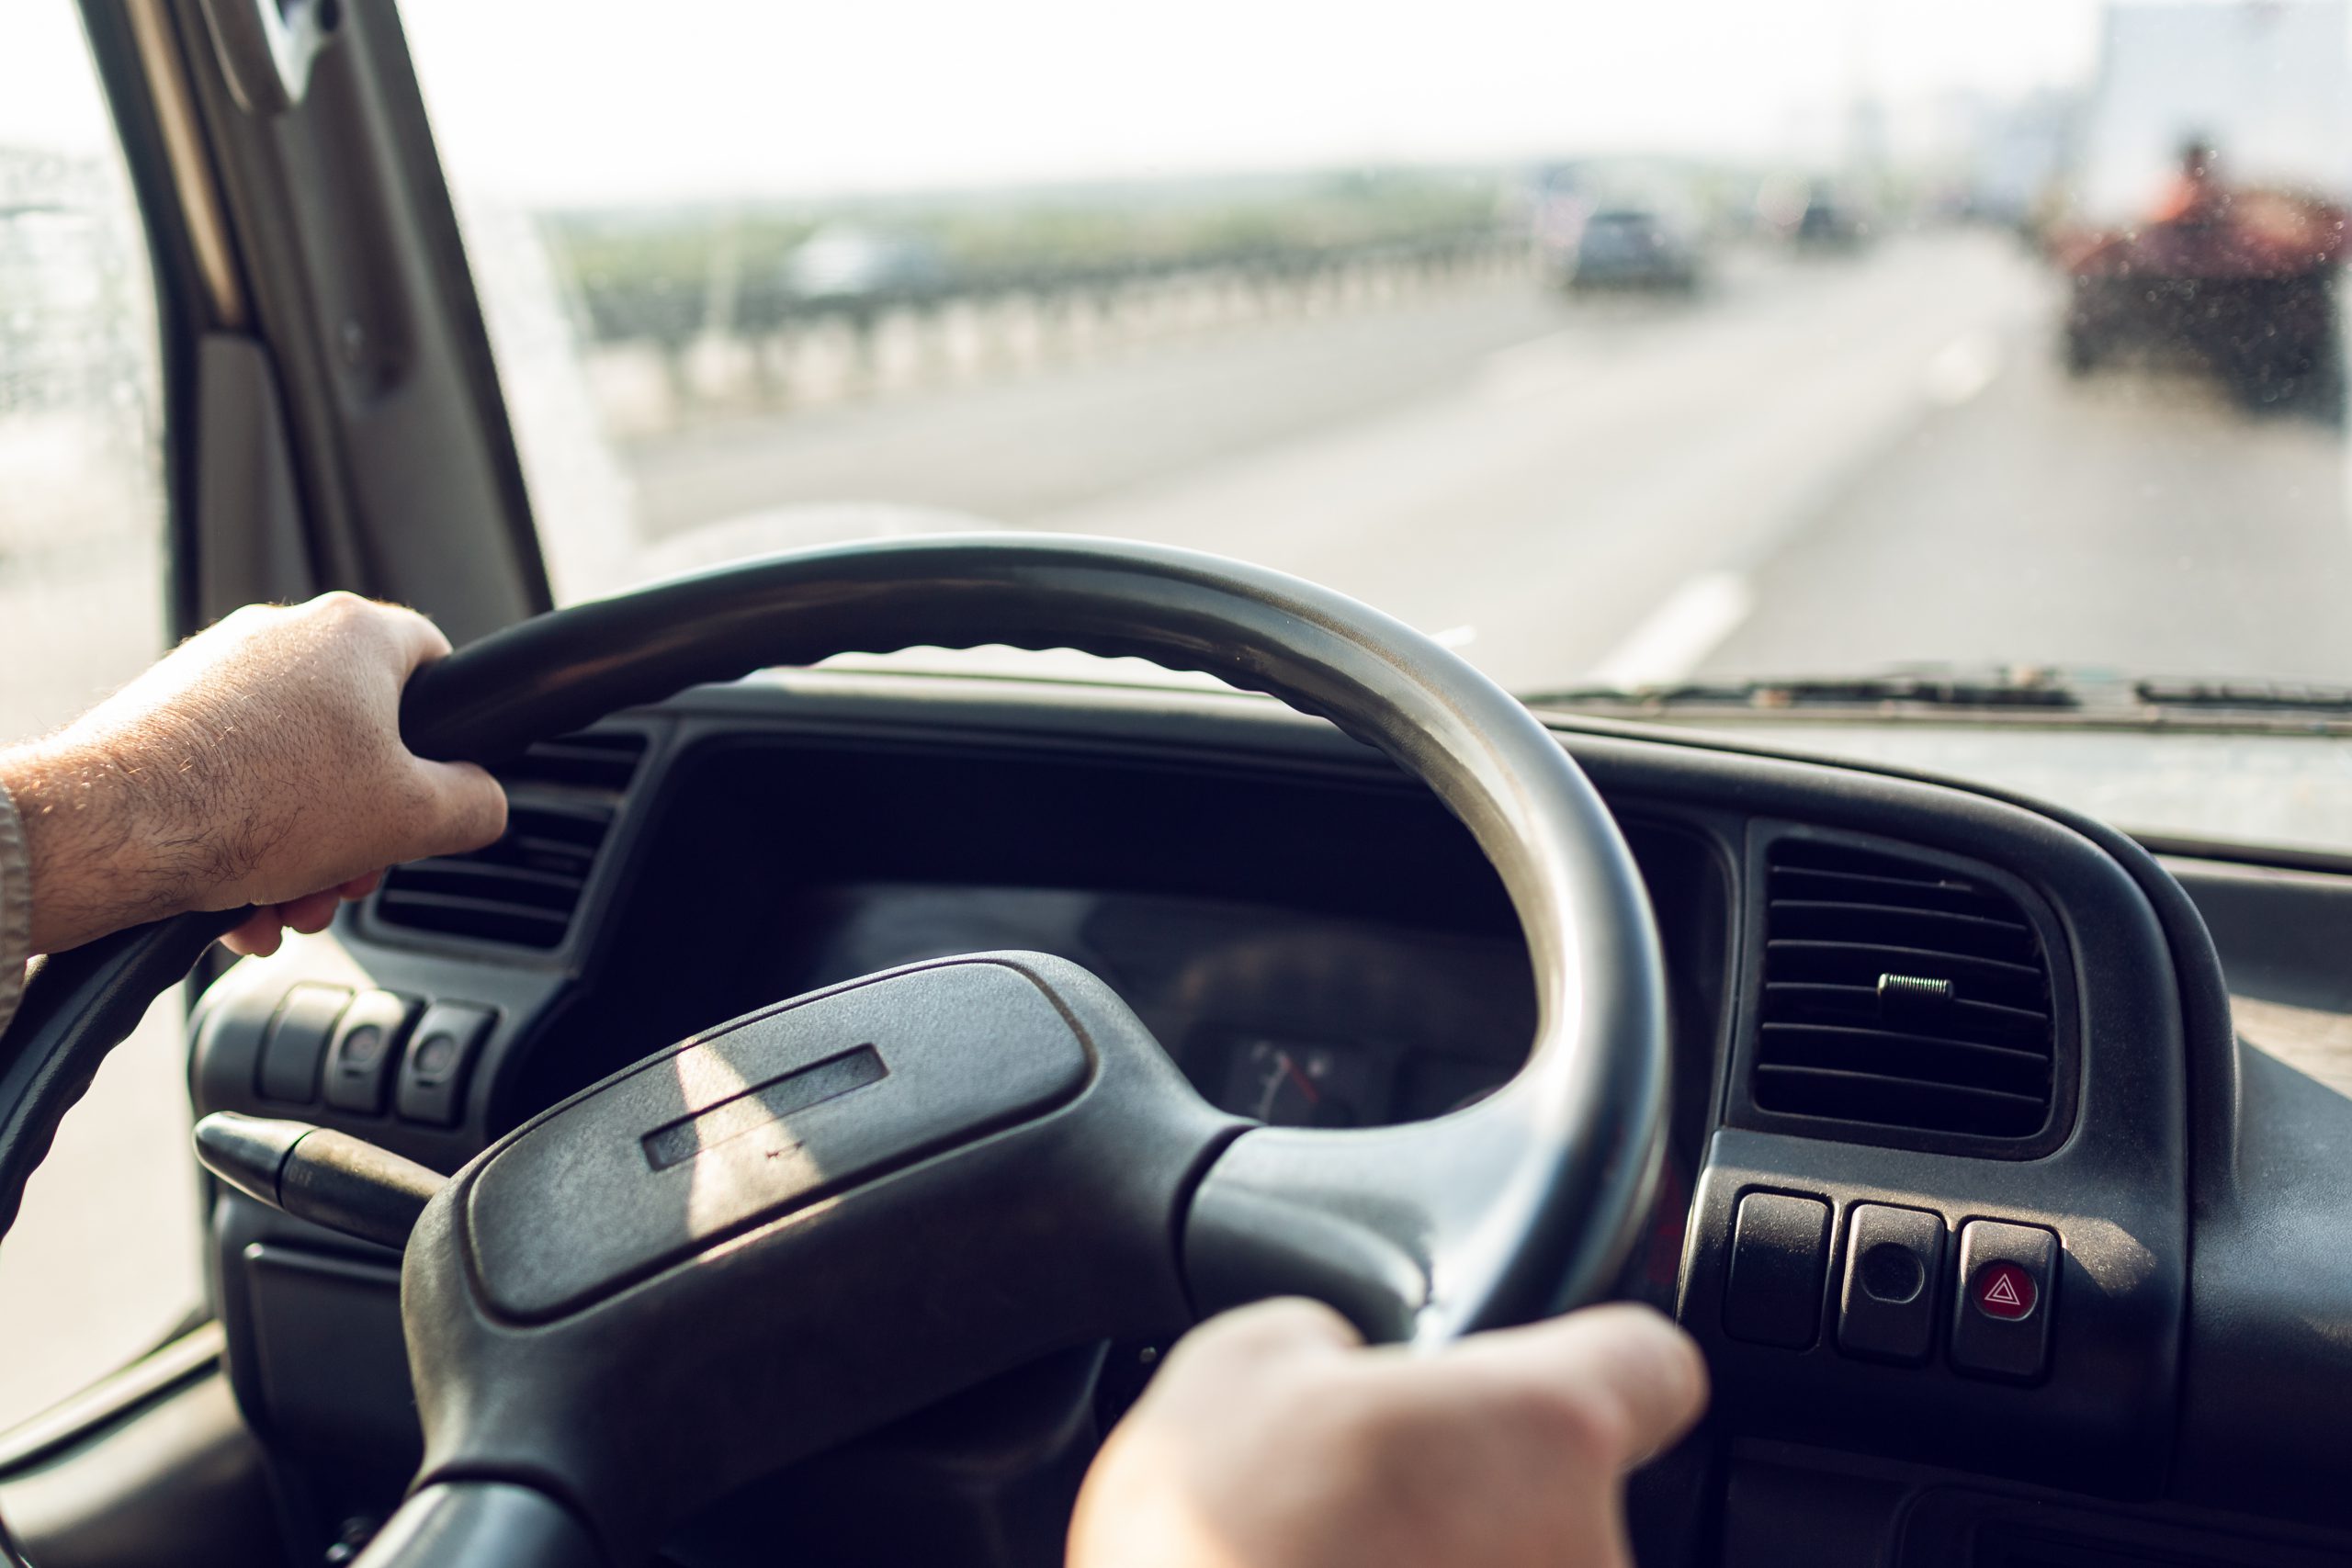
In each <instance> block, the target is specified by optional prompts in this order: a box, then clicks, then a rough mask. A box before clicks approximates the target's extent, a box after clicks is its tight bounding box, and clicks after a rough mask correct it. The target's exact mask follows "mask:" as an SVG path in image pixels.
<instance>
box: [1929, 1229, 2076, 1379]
mask: <svg viewBox="0 0 2352 1568" xmlns="http://www.w3.org/2000/svg"><path fill="white" fill-rule="evenodd" d="M1959 1272H1960V1281H1959V1285H1960V1288H1959V1291H1958V1292H1957V1298H1958V1299H1957V1300H1955V1301H1954V1303H1952V1320H1951V1364H1952V1365H1953V1366H1954V1367H1957V1368H1958V1369H1959V1370H1960V1371H1963V1372H1969V1373H1973V1375H1975V1376H1978V1377H1989V1378H2008V1379H2012V1380H2015V1381H2017V1382H2032V1381H2033V1380H2034V1379H2036V1378H2038V1377H2040V1376H2041V1373H2042V1371H2043V1369H2044V1368H2045V1367H2047V1366H2048V1365H2049V1362H2050V1320H2051V1317H2052V1313H2053V1310H2054V1309H2055V1307H2056V1306H2057V1293H2058V1238H2057V1237H2056V1236H2055V1235H2052V1234H2051V1233H2050V1232H2048V1231H2046V1230H2043V1229H2042V1228H2041V1226H2039V1225H2013V1224H2005V1223H2004V1222H2002V1221H1999V1220H1971V1221H1969V1222H1968V1224H1965V1225H1962V1227H1961V1231H1960V1270H1959Z"/></svg>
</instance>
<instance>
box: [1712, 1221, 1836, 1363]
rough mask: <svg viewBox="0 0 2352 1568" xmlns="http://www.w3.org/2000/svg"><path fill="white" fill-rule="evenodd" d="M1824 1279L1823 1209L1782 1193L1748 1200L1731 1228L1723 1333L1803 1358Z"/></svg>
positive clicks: (1816, 1317)
mask: <svg viewBox="0 0 2352 1568" xmlns="http://www.w3.org/2000/svg"><path fill="white" fill-rule="evenodd" d="M1828 1271H1829V1205H1828V1204H1826V1203H1825V1202H1823V1201H1821V1200H1820V1199H1818V1198H1792V1197H1791V1196H1790V1195H1789V1194H1787V1193H1785V1192H1750V1193H1749V1194H1748V1195H1747V1197H1745V1198H1742V1199H1741V1200H1740V1201H1739V1215H1738V1218H1737V1219H1736V1220H1735V1221H1734V1222H1733V1224H1732V1234H1731V1274H1730V1278H1729V1279H1728V1280H1725V1281H1724V1333H1726V1334H1728V1335H1730V1336H1731V1337H1733V1338H1734V1339H1746V1340H1748V1341H1750V1342H1751V1343H1753V1344H1758V1345H1779V1346H1783V1347H1785V1348H1788V1349H1791V1350H1802V1349H1804V1348H1805V1347H1806V1346H1808V1345H1810V1344H1812V1343H1813V1340H1814V1336H1815V1332H1816V1331H1817V1330H1818V1328H1819V1326H1820V1324H1821V1287H1822V1281H1823V1279H1824V1277H1825V1276H1826V1274H1827V1273H1828Z"/></svg>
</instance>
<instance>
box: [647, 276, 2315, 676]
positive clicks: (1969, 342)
mask: <svg viewBox="0 0 2352 1568" xmlns="http://www.w3.org/2000/svg"><path fill="white" fill-rule="evenodd" d="M2055 310H2056V297H2055V294H2054V292H2053V285H2052V279H2051V278H2050V277H2049V276H2047V274H2046V272H2045V270H2044V269H2043V268H2042V267H2041V265H2039V264H2038V263H2036V262H2035V261H2034V260H2033V259H2032V258H2031V257H2030V256H2028V255H2026V254H2022V253H2021V252H2020V250H2019V249H2018V246H2017V245H2016V244H2015V243H2013V242H2011V241H2009V240H2008V239H2007V238H2006V237H2003V236H1999V235H1994V234H1987V233H1948V234H1939V235H1929V236H1922V237H1917V238H1912V239H1905V240H1899V241H1894V242H1890V243H1885V244H1883V245H1881V246H1879V247H1878V248H1876V249H1875V250H1872V251H1870V252H1867V253H1864V254H1859V255H1854V256H1840V257H1820V258H1812V259H1799V258H1789V257H1764V256H1755V255H1749V256H1740V257H1735V258H1733V260H1732V261H1730V262H1729V263H1727V264H1726V265H1724V268H1723V269H1722V272H1721V274H1720V275H1719V276H1718V277H1717V279H1716V281H1715V283H1714V285H1713V287H1712V288H1709V289H1707V290H1706V291H1705V292H1703V293H1702V295H1701V296H1700V297H1699V298H1697V299H1691V300H1688V301H1685V300H1677V299H1649V300H1645V299H1592V300H1569V299H1560V298H1558V297H1556V296H1554V295H1551V294H1549V293H1547V292H1544V291H1543V290H1540V289H1537V288H1533V287H1532V286H1500V287H1493V288H1487V289H1483V290H1480V291H1476V292H1473V293H1470V294H1466V295H1463V296H1459V297H1456V298H1453V299H1428V300H1421V301H1418V302H1414V303H1410V304H1405V305H1399V306H1397V307H1395V308H1392V309H1388V310H1378V311H1374V312H1369V313H1366V314H1363V315H1358V316H1352V317H1342V318H1333V319H1325V320H1317V321H1293V322H1288V323H1280V324H1273V325H1268V326H1263V327H1261V328H1258V329H1255V330H1252V331H1250V332H1248V333H1233V334H1229V335H1226V336H1222V337H1217V338H1212V339H1209V340H1205V341H1201V342H1196V343H1194V344H1189V345H1185V346H1182V347H1178V348H1169V347H1161V348H1158V349H1154V350H1152V351H1149V352H1138V353H1136V354H1135V355H1130V356H1127V357H1125V358H1114V359H1110V360H1107V361H1105V362H1103V363H1098V364H1095V365H1091V366H1085V367H1065V368H1062V369H1058V370H1053V371H1048V372H1045V373H1041V374H1038V375H1035V376H1033V377H1031V378H1028V379H1025V380H1022V381H1019V382H1014V383H1011V384H1006V385H1000V386H995V387H981V388H967V389H957V390H951V391H944V392H938V393H933V394H929V395H923V396H918V397H910V398H901V399H899V400H888V401H882V402H876V403H872V404H867V405H864V406H854V407H847V408H838V409H833V410H829V411H826V412H819V413H812V414H806V415H802V416H800V417H797V418H784V419H775V420H745V421H740V422H736V423H727V424H721V425H714V426H707V427H703V428H700V429H697V430H694V431H692V432H689V433H687V434H679V435H673V436H668V437H664V438H662V439H660V440H656V441H650V442H645V443H640V444H638V445H636V446H632V447H630V448H629V449H628V450H627V451H625V452H624V454H623V457H624V461H625V463H626V465H627V468H628V474H629V477H630V478H631V479H632V480H633V481H634V484H635V487H636V491H637V501H638V513H639V518H640V520H641V525H642V526H643V527H644V528H645V529H646V530H647V531H648V532H649V533H650V534H651V535H654V536H665V535H676V534H679V533H681V532H684V531H687V530H690V529H691V528H692V527H693V526H695V525H698V524H702V523H707V522H713V521H718V520H720V519H724V518H727V517H730V516H733V515H736V514H739V513H745V512H750V511H753V510H756V509H759V508H763V507H773V506H785V505H793V504H801V503H811V502H843V501H885V500H887V501H894V502H914V503H920V504H923V505H929V506H940V507H946V508H951V509H956V510H962V511H966V512H969V513H975V514H977V515H978V516H981V517H984V518H988V519H991V520H994V521H997V522H1001V523H1004V524H1009V525H1018V526H1023V527H1035V528H1046V529H1061V530H1069V531H1073V532H1087V533H1099V534H1111V535H1123V536H1136V537H1142V538H1149V539H1159V540H1165V541H1169V542H1172V543H1178V544H1183V545H1188V546H1193V547H1201V548H1204V549H1210V550H1216V551H1220V552H1223V553H1227V554H1232V555H1237V556H1244V557H1248V558H1253V559H1257V560H1260V561H1263V562H1265V563H1267V564H1270V565H1273V566H1276V567H1280V568H1283V570H1291V571H1295V572H1298V573H1300V574H1302V575H1305V576H1308V577H1313V578H1317V579H1320V580H1322V581H1327V582H1330V583H1332V584H1334V585H1336V586H1338V587H1340V588H1342V589H1345V590H1347V591H1349V592H1352V593H1355V594H1357V595H1358V596H1360V597H1362V598H1364V599H1366V600H1368V601H1369V602H1371V603H1373V604H1377V605H1379V606H1381V607H1382V608H1384V609H1386V610H1388V611H1390V612H1391V613H1393V614H1396V615H1400V616H1402V617H1403V618H1405V619H1407V620H1408V621H1411V622H1412V623H1414V624H1415V625H1418V626H1422V627H1423V628H1425V629H1427V630H1430V631H1434V632H1444V633H1446V634H1448V635H1449V637H1450V638H1451V639H1452V640H1454V641H1456V642H1458V643H1459V644H1460V645H1461V646H1462V647H1463V649H1464V652H1465V653H1466V654H1468V656H1470V657H1471V658H1473V659H1474V660H1477V661H1479V662H1480V663H1481V664H1482V665H1484V666H1485V668H1486V669H1487V671H1488V672H1489V673H1491V674H1493V675H1495V676H1496V677H1498V679H1500V680H1501V681H1502V682H1504V683H1505V684H1507V685H1510V686H1512V687H1514V688H1516V689H1529V688H1539V687H1548V686H1557V685H1560V684H1563V683H1566V682H1581V681H1586V680H1590V679H1596V678H1598V679H1622V680H1656V679H1673V678H1677V677H1679V676H1682V675H1685V674H1690V673H1693V672H1698V673H1734V672H1736V673H1756V672H1772V673H1815V672H1830V671H1855V670H1861V669H1875V668H1880V667H1883V666H1885V665H1888V664H1890V663H1894V662H1897V661H1907V660H1961V661H1968V662H1998V663H2045V662H2053V661H2055V662H2065V663H2088V664H2095V665H2098V666H2101V667H2105V668H2118V669H2126V670H2152V671H2165V672H2177V673H2208V672H2226V673H2230V674H2233V675H2273V674H2275V675H2298V676H2303V677H2308V678H2326V677H2329V676H2335V677H2337V678H2347V677H2352V623H2347V620H2346V617H2344V616H2342V615H2339V614H2336V613H2335V600H2336V599H2337V598H2338V597H2339V589H2338V585H2340V584H2343V583H2345V582H2346V581H2352V532H2347V530H2346V517H2345V456H2344V449H2343V445H2342V441H2341V438H2340V436H2339V434H2338V433H2337V432H2336V431H2335V429H2334V428H2332V427H2330V426H2328V425H2326V424H2324V423H2321V422H2319V421H2317V420H2314V419H2312V418H2310V417H2308V416H2305V415H2301V414H2280V415H2255V414H2249V413H2247V412H2244V411H2241V410H2239V409H2236V408H2234V407H2233V406H2231V405H2230V404H2229V403H2228V402H2227V401H2226V400H2224V399H2223V398H2222V396H2221V395H2220V394H2219V392H2218V391H2217V390H2216V389H2214V388H2212V387H2211V386H2209V385H2207V384H2206V383H2204V382H2203V381H2202V380H2200V379H2199V378H2198V377H2196V376H2195V375H2193V374H2184V373H2180V372H2177V371H2163V370H2159V369H2154V368H2143V369H2140V370H2124V371H2117V372H2113V373H2110V374H2107V375H2103V376H2100V377H2096V378H2091V379H2090V380H2087V381H2084V382H2074V381H2070V380H2068V379H2067V378H2065V377H2064V376H2063V375H2062V374H2061V373H2060V372H2059V371H2058V370H2057V369H2056V367H2055V366H2054V363H2053V359H2052V354H2051V350H2050V342H2051V336H2052V320H2053V312H2054V311H2055Z"/></svg>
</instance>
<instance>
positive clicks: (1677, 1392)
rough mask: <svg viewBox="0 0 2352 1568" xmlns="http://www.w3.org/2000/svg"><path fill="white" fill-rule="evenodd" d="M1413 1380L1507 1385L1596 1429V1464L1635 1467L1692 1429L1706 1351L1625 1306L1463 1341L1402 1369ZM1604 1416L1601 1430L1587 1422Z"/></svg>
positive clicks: (1461, 1386)
mask: <svg viewBox="0 0 2352 1568" xmlns="http://www.w3.org/2000/svg"><path fill="white" fill-rule="evenodd" d="M1400 1367H1401V1368H1402V1369H1405V1370H1406V1371H1407V1373H1408V1375H1411V1376H1415V1377H1421V1378H1432V1379H1436V1380H1439V1381H1440V1382H1444V1383H1447V1384H1450V1385H1451V1386H1452V1387H1453V1389H1454V1390H1455V1391H1457V1392H1459V1393H1464V1396H1465V1397H1471V1398H1476V1397H1477V1393H1476V1390H1477V1389H1478V1388H1479V1387H1482V1386H1483V1387H1487V1388H1509V1389H1512V1390H1516V1391H1518V1392H1519V1393H1522V1394H1525V1393H1532V1394H1534V1395H1536V1396H1538V1397H1539V1398H1542V1397H1544V1396H1545V1395H1555V1396H1556V1407H1557V1408H1558V1409H1559V1410H1560V1411H1562V1412H1565V1413H1566V1414H1567V1415H1568V1416H1571V1417H1572V1418H1574V1419H1576V1420H1577V1422H1578V1424H1579V1427H1580V1429H1585V1430H1597V1431H1598V1432H1599V1433H1600V1435H1601V1437H1602V1438H1603V1440H1604V1447H1605V1448H1606V1450H1608V1451H1606V1452H1605V1453H1603V1454H1601V1455H1599V1456H1597V1457H1599V1458H1600V1459H1602V1460H1604V1461H1607V1462H1610V1463H1612V1464H1614V1465H1616V1466H1617V1467H1618V1468H1620V1469H1632V1468H1633V1467H1634V1466H1635V1465H1638V1464H1640V1463H1642V1462H1643V1461H1645V1460H1647V1459H1649V1458H1650V1457H1651V1456H1652V1455H1654V1454H1657V1452H1659V1451H1660V1450H1664V1449H1666V1448H1667V1447H1668V1446H1669V1445H1671V1444H1672V1443H1673V1442H1674V1441H1675V1440H1676V1439H1677V1438H1680V1437H1681V1436H1682V1434H1683V1433H1685V1432H1687V1431H1689V1430H1690V1429H1691V1424H1692V1423H1693V1422H1695V1421H1697V1420H1698V1418H1699V1414H1700V1412H1701V1411H1702V1410H1703V1409H1704V1408H1705V1407H1706V1403H1707V1368H1706V1363H1705V1361H1704V1360H1703V1359H1701V1357H1700V1355H1699V1348H1698V1346H1697V1345H1695V1344H1693V1343H1692V1342H1691V1338H1690V1337H1689V1336H1687V1335H1685V1334H1684V1333H1683V1332H1682V1331H1681V1330H1680V1329H1679V1328H1677V1327H1675V1325H1673V1324H1672V1323H1671V1322H1669V1321H1668V1319H1667V1318H1666V1317H1665V1316H1663V1315H1662V1314H1659V1313H1657V1312H1655V1311H1653V1310H1652V1309H1650V1308H1648V1307H1645V1306H1636V1305H1634V1304H1632V1303H1618V1304H1615V1305H1611V1306H1599V1307H1589V1308H1587V1309H1585V1310H1584V1311H1582V1312H1573V1313H1569V1314H1566V1316H1564V1317H1556V1318H1552V1319H1549V1320H1547V1321H1545V1322H1543V1323H1537V1324H1531V1325H1528V1326H1526V1327H1524V1328H1510V1329H1502V1330H1498V1331H1497V1332H1494V1333H1491V1334H1481V1335H1476V1336H1474V1337H1471V1338H1468V1339H1465V1340H1464V1341H1463V1342H1462V1343H1461V1344H1460V1345H1459V1346H1456V1347H1455V1348H1453V1349H1452V1350H1450V1351H1448V1352H1446V1353H1445V1354H1444V1355H1442V1356H1437V1357H1431V1358H1428V1359H1417V1360H1413V1361H1408V1362H1404V1363H1400ZM1592 1416H1600V1417H1602V1419H1601V1420H1600V1421H1599V1422H1598V1423H1592V1422H1590V1420H1589V1418H1590V1417H1592Z"/></svg>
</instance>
